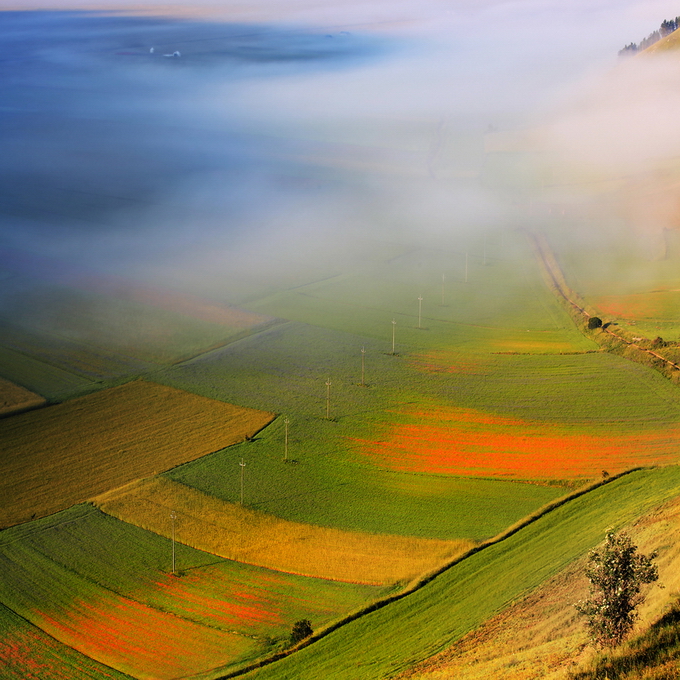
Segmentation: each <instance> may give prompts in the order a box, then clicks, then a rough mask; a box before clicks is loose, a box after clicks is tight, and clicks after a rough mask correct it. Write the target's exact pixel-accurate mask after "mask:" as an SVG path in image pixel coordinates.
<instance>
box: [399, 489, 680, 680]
mask: <svg viewBox="0 0 680 680" xmlns="http://www.w3.org/2000/svg"><path fill="white" fill-rule="evenodd" d="M627 531H628V532H629V533H630V535H631V536H632V538H633V540H634V542H635V543H636V544H637V545H638V548H639V550H640V551H641V552H643V553H649V552H652V550H655V549H656V550H659V558H658V560H657V563H658V565H659V583H660V584H661V585H662V586H663V588H659V587H658V586H652V587H651V588H650V590H649V591H648V594H647V599H646V602H645V604H644V605H643V606H642V607H641V608H640V620H639V622H638V624H637V627H636V632H638V633H639V632H641V631H642V630H644V629H646V628H648V627H649V626H650V625H651V624H652V623H653V622H654V621H656V620H657V619H659V618H660V617H661V616H662V615H663V613H664V612H665V611H666V610H667V608H668V606H669V601H670V600H675V597H676V595H677V592H678V590H679V589H680V497H678V498H675V499H673V500H672V501H670V502H668V503H666V504H664V505H663V506H661V507H660V508H657V509H656V510H654V511H652V512H651V513H648V514H647V515H645V516H644V517H643V518H641V519H640V520H639V521H637V522H636V523H635V524H633V525H632V526H631V527H629V528H628V529H627ZM584 565H585V560H584V559H581V560H579V561H578V562H575V563H573V564H572V565H570V566H569V567H568V568H567V569H566V570H564V571H563V572H562V573H560V574H558V575H557V576H555V577H554V578H553V579H551V580H549V581H548V582H546V583H545V584H544V585H542V586H541V587H540V588H538V589H537V590H536V591H534V592H533V593H530V594H529V595H527V596H526V597H525V598H523V599H522V600H520V601H519V602H517V603H515V604H513V605H512V606H510V607H508V608H507V609H506V610H504V611H502V612H500V613H499V614H498V615H497V616H495V617H494V618H492V619H490V620H489V621H487V622H486V623H485V624H484V625H482V626H481V627H480V628H478V629H477V630H475V631H473V632H472V633H470V634H469V635H467V636H465V637H464V638H462V639H461V640H459V641H458V642H457V643H456V644H454V645H453V646H452V647H450V648H449V649H448V650H446V651H445V652H442V653H441V654H439V655H437V656H434V657H432V658H430V659H428V660H426V661H424V662H423V663H421V664H419V665H418V666H416V667H414V668H413V669H411V670H410V671H408V672H406V673H404V674H402V675H400V676H399V678H400V680H405V679H406V678H408V679H409V680H444V679H445V678H446V679H449V678H456V680H481V679H486V678H499V679H500V678H502V679H503V680H546V679H548V680H563V679H564V680H566V679H567V678H569V677H570V674H571V673H572V672H574V671H576V670H577V668H578V667H583V666H587V665H588V664H589V663H590V662H591V660H592V659H593V657H594V650H593V649H592V647H590V646H589V645H588V638H587V635H586V632H585V628H584V625H583V621H582V620H581V619H580V618H579V617H578V616H577V614H576V611H575V609H574V607H573V603H574V602H577V601H578V600H579V599H581V598H583V597H586V596H587V594H588V582H587V579H586V578H585V576H584V575H583V568H584Z"/></svg>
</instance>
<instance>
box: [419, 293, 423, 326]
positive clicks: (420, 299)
mask: <svg viewBox="0 0 680 680" xmlns="http://www.w3.org/2000/svg"><path fill="white" fill-rule="evenodd" d="M422 311H423V296H422V295H419V296H418V328H421V325H420V319H421V316H422V314H421V312H422Z"/></svg>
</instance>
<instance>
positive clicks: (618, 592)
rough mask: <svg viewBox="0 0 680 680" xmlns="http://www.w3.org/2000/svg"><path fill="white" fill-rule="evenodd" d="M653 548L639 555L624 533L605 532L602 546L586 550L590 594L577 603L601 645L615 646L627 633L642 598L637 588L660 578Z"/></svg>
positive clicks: (594, 636) (591, 632) (592, 633)
mask: <svg viewBox="0 0 680 680" xmlns="http://www.w3.org/2000/svg"><path fill="white" fill-rule="evenodd" d="M655 558H656V552H653V553H652V554H651V555H641V554H640V553H638V552H637V546H636V545H634V544H633V542H632V541H631V539H630V537H629V536H628V535H627V534H625V533H623V532H622V533H620V534H619V535H615V534H613V533H610V534H607V538H606V540H605V543H604V546H602V547H599V548H596V549H595V550H591V551H590V553H589V554H588V565H587V567H586V570H585V572H586V576H587V577H588V578H589V579H590V598H589V599H587V600H584V601H582V602H579V603H578V604H577V605H576V609H577V611H578V612H579V613H580V614H582V615H583V616H584V617H585V618H586V625H587V626H588V629H589V632H590V635H591V638H592V639H593V641H594V642H596V643H597V644H599V645H601V646H603V647H616V646H617V645H618V644H620V643H621V642H622V641H623V640H624V639H625V638H626V637H627V636H628V634H629V633H630V631H631V629H632V627H633V624H634V623H635V620H636V618H637V612H636V611H635V610H636V609H637V607H638V605H640V604H641V603H642V602H643V600H644V596H643V595H641V593H640V588H641V587H642V585H643V584H645V583H652V582H654V581H656V580H658V578H659V572H658V569H657V567H656V565H655V564H653V561H654V559H655Z"/></svg>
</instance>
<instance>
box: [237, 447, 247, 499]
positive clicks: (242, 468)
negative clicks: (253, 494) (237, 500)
mask: <svg viewBox="0 0 680 680" xmlns="http://www.w3.org/2000/svg"><path fill="white" fill-rule="evenodd" d="M239 465H240V466H241V505H243V471H244V470H245V467H246V464H245V463H244V462H243V458H241V462H240V463H239Z"/></svg>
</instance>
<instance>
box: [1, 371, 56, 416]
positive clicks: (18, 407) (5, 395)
mask: <svg viewBox="0 0 680 680" xmlns="http://www.w3.org/2000/svg"><path fill="white" fill-rule="evenodd" d="M44 403H45V400H44V399H43V398H42V397H41V396H40V395H39V394H35V393H34V392H30V391H29V390H27V389H26V388H24V387H20V386H19V385H15V384H14V383H12V382H10V381H9V380H4V379H3V378H0V415H5V414H8V413H14V412H15V411H25V410H27V409H30V408H35V407H36V406H40V405H42V404H44Z"/></svg>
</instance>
